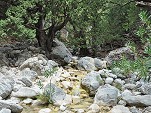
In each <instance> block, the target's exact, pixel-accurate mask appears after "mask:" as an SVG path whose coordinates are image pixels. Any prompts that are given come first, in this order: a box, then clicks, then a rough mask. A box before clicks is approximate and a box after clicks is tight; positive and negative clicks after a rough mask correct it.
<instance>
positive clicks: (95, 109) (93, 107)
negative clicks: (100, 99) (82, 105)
mask: <svg viewBox="0 0 151 113" xmlns="http://www.w3.org/2000/svg"><path fill="white" fill-rule="evenodd" d="M88 109H89V110H91V111H93V112H94V113H99V111H100V107H99V106H98V105H97V104H92V105H91V106H90V107H89V108H88Z"/></svg>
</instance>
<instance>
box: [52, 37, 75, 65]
mask: <svg viewBox="0 0 151 113" xmlns="http://www.w3.org/2000/svg"><path fill="white" fill-rule="evenodd" d="M51 56H52V58H53V59H56V60H61V61H63V62H66V63H69V62H71V61H72V54H71V53H70V51H69V50H68V49H67V48H66V46H65V45H64V44H63V43H62V42H60V41H59V40H58V39H57V38H55V39H54V41H53V47H52V52H51Z"/></svg>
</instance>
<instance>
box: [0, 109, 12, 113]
mask: <svg viewBox="0 0 151 113" xmlns="http://www.w3.org/2000/svg"><path fill="white" fill-rule="evenodd" d="M0 113H11V110H10V109H6V108H4V109H2V110H1V111H0Z"/></svg>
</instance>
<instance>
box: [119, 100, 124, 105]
mask: <svg viewBox="0 0 151 113" xmlns="http://www.w3.org/2000/svg"><path fill="white" fill-rule="evenodd" d="M118 104H119V105H123V106H126V102H125V101H124V100H120V101H119V102H118Z"/></svg>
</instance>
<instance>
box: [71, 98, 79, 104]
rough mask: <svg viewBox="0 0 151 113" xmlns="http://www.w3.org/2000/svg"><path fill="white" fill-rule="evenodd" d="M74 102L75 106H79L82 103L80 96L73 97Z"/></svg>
mask: <svg viewBox="0 0 151 113" xmlns="http://www.w3.org/2000/svg"><path fill="white" fill-rule="evenodd" d="M72 102H73V104H78V103H80V102H81V99H80V97H79V96H72Z"/></svg>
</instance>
